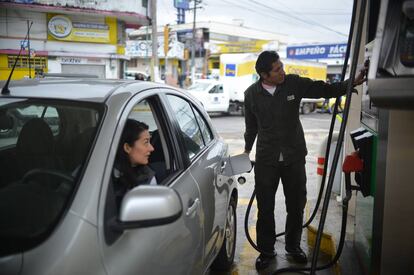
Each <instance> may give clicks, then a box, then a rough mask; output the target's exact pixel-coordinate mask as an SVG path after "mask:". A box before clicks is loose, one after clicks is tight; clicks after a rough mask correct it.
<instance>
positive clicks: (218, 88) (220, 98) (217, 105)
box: [187, 79, 230, 114]
mask: <svg viewBox="0 0 414 275" xmlns="http://www.w3.org/2000/svg"><path fill="white" fill-rule="evenodd" d="M187 91H188V92H189V93H191V94H192V95H193V96H194V97H195V98H197V99H198V100H199V101H200V102H201V103H202V104H203V106H204V109H205V110H206V111H207V112H208V113H217V112H219V113H222V114H228V113H229V103H230V98H229V92H228V91H227V90H224V89H223V83H221V82H220V81H217V80H214V79H197V80H196V81H195V82H194V83H193V85H191V86H190V87H188V89H187Z"/></svg>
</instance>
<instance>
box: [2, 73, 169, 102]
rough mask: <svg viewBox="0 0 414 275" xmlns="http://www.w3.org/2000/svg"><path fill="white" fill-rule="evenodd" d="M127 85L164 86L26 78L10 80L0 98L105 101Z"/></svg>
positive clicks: (127, 81) (74, 79) (143, 82)
mask: <svg viewBox="0 0 414 275" xmlns="http://www.w3.org/2000/svg"><path fill="white" fill-rule="evenodd" d="M4 84H5V82H0V87H1V88H2V87H3V86H4ZM129 85H134V86H135V85H136V86H137V89H134V90H136V91H140V90H144V89H148V88H155V87H161V86H164V85H159V84H155V83H152V82H147V81H135V80H116V79H113V80H107V79H91V78H88V79H79V78H53V79H27V80H17V81H11V82H10V85H9V90H10V94H7V95H3V94H0V98H1V97H29V98H49V99H50V98H51V99H67V100H78V101H90V102H105V100H106V99H107V98H108V97H109V96H110V95H111V94H112V93H113V92H114V91H115V90H116V89H117V88H119V87H126V86H129Z"/></svg>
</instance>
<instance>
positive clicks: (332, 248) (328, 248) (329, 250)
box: [306, 204, 341, 275]
mask: <svg viewBox="0 0 414 275" xmlns="http://www.w3.org/2000/svg"><path fill="white" fill-rule="evenodd" d="M306 220H309V205H308V204H306ZM307 234H308V245H309V247H315V243H316V235H317V234H318V230H317V229H316V228H315V227H313V226H312V225H308V227H307ZM319 251H321V252H323V253H325V254H327V255H329V256H330V257H331V259H333V258H334V257H335V253H336V245H335V240H334V238H333V236H332V234H329V233H325V232H323V233H322V239H321V245H320V247H319ZM338 263H339V261H338V262H337V263H336V264H335V266H334V267H333V269H334V272H335V274H336V275H340V274H341V269H340V266H339V264H338Z"/></svg>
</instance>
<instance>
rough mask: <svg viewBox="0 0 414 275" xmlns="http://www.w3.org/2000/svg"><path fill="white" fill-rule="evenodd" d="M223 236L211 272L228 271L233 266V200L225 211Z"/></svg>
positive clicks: (234, 229) (234, 238)
mask: <svg viewBox="0 0 414 275" xmlns="http://www.w3.org/2000/svg"><path fill="white" fill-rule="evenodd" d="M224 234H225V235H224V241H223V244H222V246H221V249H220V252H219V254H218V255H217V257H216V259H215V260H214V262H213V264H212V265H211V269H213V270H219V271H228V270H230V268H231V266H232V265H233V261H234V254H235V251H236V234H237V216H236V201H235V200H234V198H231V199H230V203H229V207H228V209H227V218H226V229H225V233H224Z"/></svg>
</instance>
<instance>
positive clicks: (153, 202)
mask: <svg viewBox="0 0 414 275" xmlns="http://www.w3.org/2000/svg"><path fill="white" fill-rule="evenodd" d="M182 212H183V208H182V203H181V198H180V196H179V195H178V193H177V192H176V191H175V190H174V189H172V188H169V187H166V186H159V185H158V186H153V185H139V186H137V187H135V188H133V189H131V190H130V191H129V192H127V193H126V194H125V196H124V198H123V199H122V203H121V208H120V213H119V218H118V220H117V221H116V222H115V223H113V224H112V225H113V226H112V227H113V228H114V229H117V230H121V231H123V230H127V229H134V228H143V227H151V226H157V225H164V224H169V223H172V222H174V221H176V220H177V219H178V218H179V217H180V216H181V214H182Z"/></svg>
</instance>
